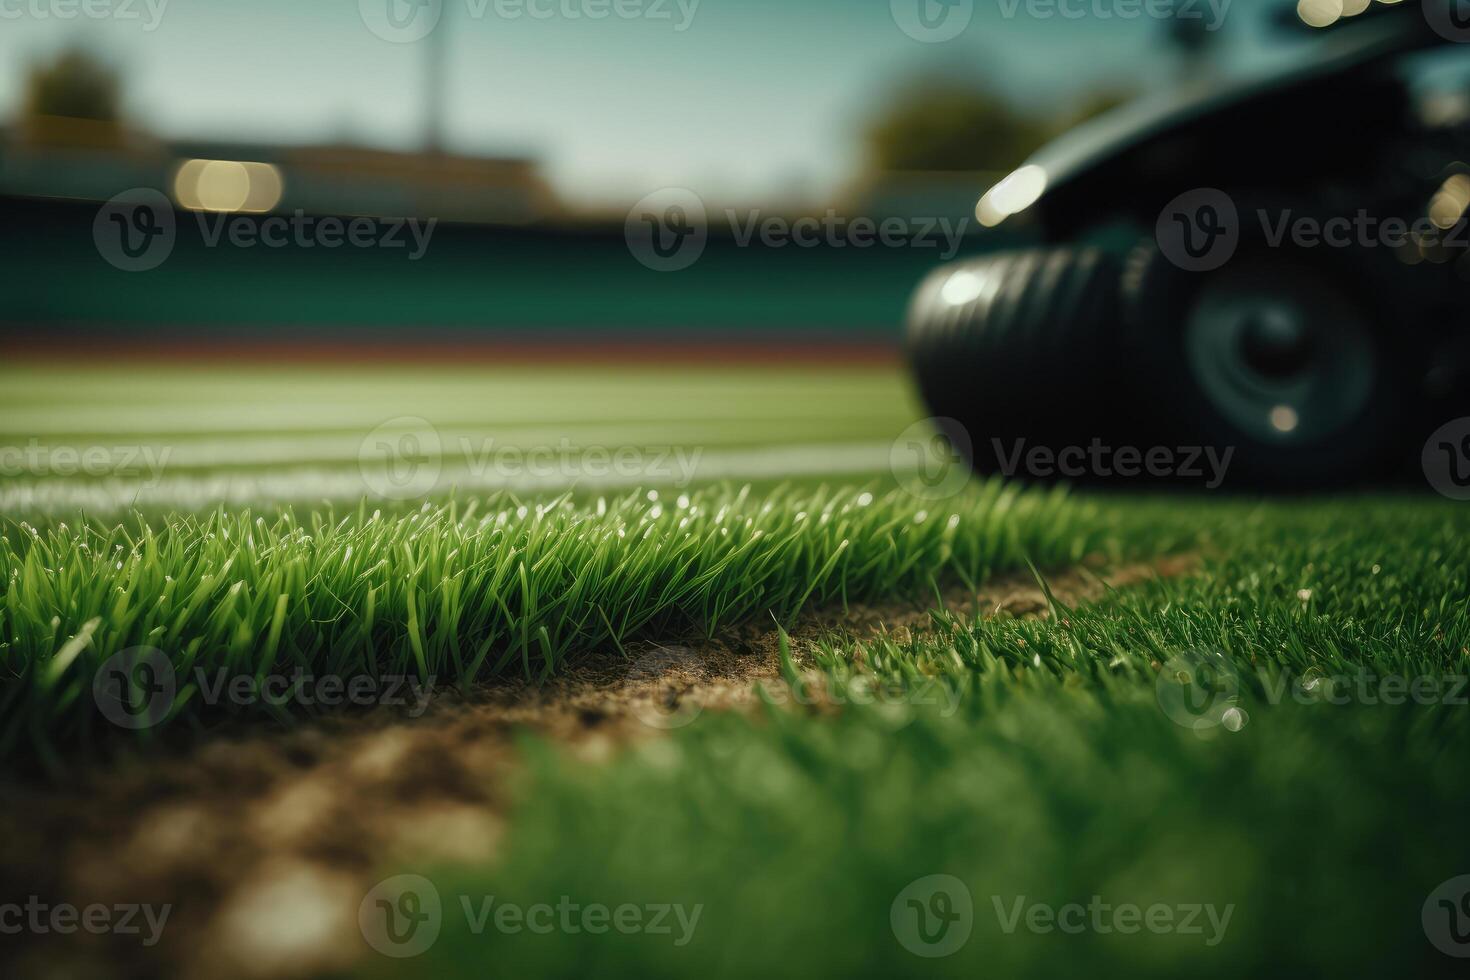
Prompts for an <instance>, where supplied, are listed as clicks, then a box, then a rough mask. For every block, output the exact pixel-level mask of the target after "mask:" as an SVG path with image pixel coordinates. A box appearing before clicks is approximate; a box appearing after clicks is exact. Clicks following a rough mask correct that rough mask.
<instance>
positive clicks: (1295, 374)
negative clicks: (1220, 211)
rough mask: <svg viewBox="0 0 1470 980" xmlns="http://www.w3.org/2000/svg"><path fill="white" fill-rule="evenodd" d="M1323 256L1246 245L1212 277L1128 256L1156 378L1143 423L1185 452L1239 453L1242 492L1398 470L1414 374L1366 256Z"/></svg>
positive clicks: (1149, 250)
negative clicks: (1369, 285)
mask: <svg viewBox="0 0 1470 980" xmlns="http://www.w3.org/2000/svg"><path fill="white" fill-rule="evenodd" d="M1336 251H1337V252H1342V250H1340V249H1339V250H1336ZM1326 252H1327V250H1326V249H1318V250H1315V252H1314V253H1313V254H1308V253H1307V252H1306V251H1305V250H1301V249H1290V248H1286V249H1283V248H1274V249H1268V248H1266V247H1264V246H1263V245H1247V246H1246V247H1243V248H1242V249H1241V250H1240V251H1238V252H1237V253H1236V254H1235V255H1234V256H1233V257H1232V258H1231V259H1230V260H1229V261H1228V262H1227V263H1225V264H1224V265H1222V266H1221V267H1219V268H1217V269H1214V270H1212V271H1209V272H1186V271H1184V270H1182V269H1180V268H1178V267H1176V266H1175V265H1174V264H1172V263H1171V262H1169V260H1168V259H1167V258H1165V257H1164V256H1163V255H1162V254H1161V253H1160V251H1159V249H1158V247H1157V246H1156V245H1155V244H1154V243H1153V242H1149V243H1146V244H1144V245H1142V246H1140V247H1139V248H1138V249H1137V250H1136V251H1135V252H1134V253H1133V255H1132V256H1131V257H1130V261H1129V263H1128V267H1127V269H1126V271H1125V274H1124V277H1123V288H1122V293H1123V309H1124V313H1123V316H1124V321H1125V330H1126V332H1127V333H1128V337H1129V340H1128V343H1129V344H1130V346H1131V347H1132V348H1133V349H1134V350H1136V351H1137V352H1138V356H1139V359H1140V367H1141V369H1142V373H1143V376H1144V377H1146V378H1148V379H1150V380H1149V381H1148V382H1146V383H1145V384H1144V385H1141V386H1140V392H1141V393H1142V394H1143V395H1144V396H1145V397H1146V398H1147V399H1148V402H1147V404H1146V405H1145V406H1144V407H1143V411H1144V412H1145V414H1151V415H1152V416H1153V417H1154V419H1155V420H1156V423H1157V425H1158V426H1159V427H1161V428H1164V429H1166V430H1167V431H1168V432H1169V433H1170V437H1171V438H1173V439H1175V440H1178V441H1179V442H1180V443H1181V444H1184V443H1189V444H1194V445H1200V446H1204V447H1212V448H1213V449H1214V450H1216V452H1217V453H1221V454H1223V453H1224V452H1227V451H1229V452H1231V453H1232V455H1231V461H1230V465H1229V468H1228V474H1229V479H1230V481H1231V482H1232V483H1234V484H1241V483H1248V484H1252V485H1264V486H1272V487H1280V488H1291V487H1304V488H1305V487H1313V486H1324V485H1339V484H1342V483H1345V482H1350V481H1354V480H1359V479H1362V478H1364V477H1367V476H1370V475H1375V474H1378V473H1381V472H1384V471H1386V470H1387V469H1388V468H1389V463H1390V457H1391V455H1392V451H1393V440H1394V438H1395V436H1396V435H1397V434H1398V433H1399V432H1400V431H1401V421H1402V417H1403V414H1402V413H1403V410H1404V408H1405V405H1406V394H1407V390H1408V387H1409V385H1408V380H1407V372H1406V371H1405V369H1404V365H1403V363H1402V362H1403V359H1402V358H1400V357H1398V356H1396V355H1395V353H1394V345H1393V344H1391V343H1389V338H1388V337H1387V335H1386V331H1385V322H1386V321H1385V317H1384V315H1383V313H1382V311H1381V310H1380V309H1379V307H1378V305H1377V304H1376V303H1375V302H1374V300H1373V299H1372V298H1370V296H1369V295H1364V290H1363V289H1362V284H1363V283H1365V282H1368V281H1370V278H1369V275H1368V274H1367V273H1366V272H1365V271H1364V270H1362V269H1361V268H1359V265H1358V260H1359V259H1360V257H1354V256H1350V255H1341V254H1339V255H1328V254H1325V253H1326ZM1317 253H1322V254H1317ZM1400 346H1402V345H1400Z"/></svg>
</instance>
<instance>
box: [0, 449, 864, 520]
mask: <svg viewBox="0 0 1470 980" xmlns="http://www.w3.org/2000/svg"><path fill="white" fill-rule="evenodd" d="M890 448H891V446H890V444H889V443H886V442H884V443H851V444H833V443H820V444H811V445H797V446H781V447H776V448H761V449H743V450H741V449H737V450H721V451H715V452H706V453H704V454H703V455H702V456H701V457H700V458H699V461H698V464H697V465H696V466H695V467H694V468H693V476H692V479H694V480H699V481H707V480H766V479H783V478H786V477H801V476H850V475H858V474H867V475H874V476H876V475H878V474H880V473H884V472H887V470H888V468H889V451H890ZM662 465H663V466H664V467H665V468H672V467H673V466H674V461H673V460H672V459H670V460H667V461H665V462H664V463H663V464H662ZM679 475H682V474H675V476H679ZM674 482H675V481H674V479H671V478H669V477H665V476H662V475H661V474H660V475H650V474H649V473H647V472H640V473H628V474H621V473H609V474H607V475H600V476H597V477H596V478H593V477H585V476H580V477H579V476H578V475H576V474H572V475H565V474H560V473H558V474H553V475H538V474H525V473H521V474H503V473H495V472H485V473H472V472H471V471H470V470H468V469H463V468H453V469H450V468H446V469H445V470H444V472H442V473H440V474H439V476H438V479H437V480H436V481H435V483H434V485H433V487H432V488H431V489H428V490H427V491H426V492H425V493H424V494H422V495H421V496H422V497H424V498H427V497H433V496H442V495H447V494H448V493H450V492H451V491H454V492H456V493H457V494H461V495H463V494H472V493H485V492H490V491H494V490H512V491H516V492H525V493H531V492H558V491H561V490H566V489H570V488H572V487H577V488H579V489H585V490H594V491H595V490H603V489H606V490H619V489H632V488H634V487H640V486H649V487H653V486H669V485H670V484H672V483H674ZM372 496H373V494H372V490H371V488H369V487H368V486H367V484H366V483H365V482H364V479H363V475H362V473H361V472H359V471H358V469H357V468H356V467H354V468H352V469H332V470H322V469H301V470H293V471H288V472H280V471H270V472H264V473H249V472H234V473H213V474H209V475H207V476H192V475H191V476H186V475H175V476H167V477H164V478H163V479H162V480H161V481H159V482H158V483H157V484H156V485H150V484H148V483H147V482H146V481H141V480H136V479H120V478H107V479H102V480H86V479H39V480H33V481H27V482H25V483H11V484H9V485H7V486H5V487H3V488H0V513H4V514H8V515H12V516H17V517H20V516H24V515H25V514H27V513H36V512H40V513H72V512H76V511H78V510H84V511H85V512H87V513H90V514H101V513H111V512H116V511H119V510H131V509H133V508H135V507H136V508H141V509H157V508H163V509H176V510H181V511H198V510H207V509H212V508H214V507H215V506H217V505H227V506H244V505H256V504H272V503H276V502H280V503H292V502H298V503H312V502H317V501H331V502H351V503H355V502H357V501H358V500H360V499H361V498H363V497H369V498H371V497H372ZM415 499H419V498H418V497H416V498H415Z"/></svg>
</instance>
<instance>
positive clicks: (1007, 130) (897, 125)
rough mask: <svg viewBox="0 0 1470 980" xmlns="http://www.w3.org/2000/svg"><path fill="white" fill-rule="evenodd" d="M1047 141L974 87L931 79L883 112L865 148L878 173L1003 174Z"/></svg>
mask: <svg viewBox="0 0 1470 980" xmlns="http://www.w3.org/2000/svg"><path fill="white" fill-rule="evenodd" d="M1048 135H1049V134H1048V129H1047V127H1046V126H1044V125H1043V124H1041V123H1040V122H1039V121H1038V120H1035V119H1033V118H1031V117H1028V116H1026V115H1023V114H1022V113H1020V112H1018V111H1017V110H1015V109H1014V108H1012V107H1011V106H1010V105H1009V104H1008V103H1007V102H1006V101H1005V100H1004V99H1002V98H1000V97H999V96H997V95H995V94H994V93H992V92H990V91H988V90H987V89H986V88H984V87H983V86H981V85H979V84H977V83H973V82H956V81H955V80H954V79H938V78H932V79H924V80H921V81H918V82H915V83H913V84H911V85H909V86H907V87H905V88H904V89H902V90H901V91H900V92H899V94H898V95H897V96H896V97H895V98H894V99H892V100H891V101H890V102H889V103H888V104H887V105H886V106H884V107H883V108H882V109H881V110H880V111H879V113H878V115H877V117H876V118H875V119H874V120H873V122H872V123H870V124H869V126H868V128H867V131H866V142H867V146H868V153H869V157H870V159H871V162H872V164H873V166H874V167H876V168H877V169H878V170H880V171H890V172H892V171H913V170H1007V169H1009V168H1011V167H1014V166H1015V165H1016V164H1017V163H1019V162H1020V161H1021V160H1023V159H1025V158H1026V156H1027V155H1029V154H1030V153H1031V151H1033V150H1035V149H1036V148H1037V147H1038V146H1040V145H1041V144H1042V143H1043V142H1045V140H1046V138H1047V136H1048Z"/></svg>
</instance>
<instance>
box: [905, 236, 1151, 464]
mask: <svg viewBox="0 0 1470 980" xmlns="http://www.w3.org/2000/svg"><path fill="white" fill-rule="evenodd" d="M1119 276H1120V269H1119V265H1118V262H1117V261H1116V260H1115V259H1114V258H1113V257H1111V256H1109V255H1108V254H1106V253H1104V252H1102V251H1099V250H1098V249H1094V248H1069V247H1058V248H1047V249H1035V250H1028V251H1019V252H1005V253H999V254H996V255H988V256H985V257H983V258H979V259H971V260H967V261H963V262H954V263H951V264H949V265H945V266H942V267H940V268H939V269H936V270H935V271H934V272H933V273H931V274H930V275H929V276H928V278H926V279H925V280H924V282H923V283H922V284H921V285H920V286H919V289H918V291H917V293H916V294H915V296H914V299H913V301H912V303H911V305H910V308H909V316H908V343H907V346H908V356H909V360H910V363H911V365H912V368H913V372H914V377H915V380H916V382H917V384H918V388H919V392H920V394H921V396H922V397H923V399H924V401H925V403H926V405H927V406H928V409H929V411H930V413H931V414H932V415H933V416H934V417H935V418H936V419H937V420H940V428H941V429H942V430H944V432H945V434H946V435H947V436H949V438H950V441H951V442H952V443H953V444H954V446H955V448H956V449H958V450H959V451H960V452H961V453H962V454H963V455H965V456H967V457H968V458H969V460H970V462H971V465H972V466H973V467H974V468H975V470H976V471H977V472H979V473H982V474H991V473H1004V474H1005V475H1007V476H1017V477H1020V478H1023V479H1036V480H1043V481H1045V480H1049V479H1056V478H1067V479H1073V480H1076V479H1085V478H1086V477H1087V474H1085V473H1076V472H1072V473H1060V472H1056V471H1051V472H1047V471H1046V470H1037V469H1036V468H1034V467H1028V466H1027V465H1025V462H1024V460H1025V458H1026V456H1025V454H1026V453H1029V452H1031V451H1032V450H1033V449H1036V448H1038V447H1040V448H1044V449H1050V450H1052V451H1053V452H1055V451H1057V450H1060V449H1062V448H1065V447H1073V446H1087V445H1088V444H1089V442H1090V441H1091V440H1093V439H1094V438H1101V439H1103V440H1105V441H1106V440H1107V439H1109V438H1111V436H1112V434H1113V433H1115V432H1117V431H1118V429H1119V426H1120V424H1121V415H1122V413H1121V412H1120V411H1119V408H1120V407H1121V405H1122V403H1123V401H1124V396H1125V394H1126V391H1127V382H1126V379H1124V378H1120V377H1119V376H1118V374H1117V371H1116V366H1117V365H1119V364H1120V363H1122V362H1123V361H1124V360H1125V359H1124V358H1122V357H1120V353H1119V350H1118V343H1119V329H1118V316H1119V313H1118V282H1119ZM1018 449H1019V450H1021V455H1019V456H1018V455H1017V450H1018ZM1018 463H1020V466H1019V468H1018V466H1017V464H1018Z"/></svg>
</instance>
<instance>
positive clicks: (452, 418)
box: [0, 364, 923, 518]
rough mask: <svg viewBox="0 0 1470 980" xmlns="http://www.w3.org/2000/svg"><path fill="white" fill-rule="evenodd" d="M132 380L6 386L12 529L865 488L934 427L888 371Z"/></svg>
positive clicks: (286, 373)
mask: <svg viewBox="0 0 1470 980" xmlns="http://www.w3.org/2000/svg"><path fill="white" fill-rule="evenodd" d="M129 367H130V369H129V370H118V369H116V368H115V367H112V366H106V365H104V366H92V367H88V366H81V367H66V366H41V365H35V364H23V365H12V366H10V367H3V366H0V513H8V514H12V515H16V516H34V515H42V514H56V515H60V516H68V515H72V514H75V513H77V512H78V511H79V510H85V511H86V512H87V513H90V514H94V515H97V516H106V517H108V518H116V517H118V516H122V515H125V514H126V513H127V512H128V511H129V510H131V509H133V508H139V509H142V510H145V511H147V512H149V513H151V514H155V515H167V514H171V513H178V512H191V513H208V512H209V511H211V510H213V509H214V508H216V507H218V506H220V505H221V504H223V505H226V506H228V507H231V508H234V509H242V508H245V507H255V508H266V509H271V508H274V507H276V506H278V505H279V504H281V503H295V504H298V505H302V506H308V507H315V506H320V505H321V504H322V503H323V502H324V501H330V502H331V503H333V504H335V505H336V506H338V507H347V508H352V507H354V506H356V504H357V502H358V501H359V500H360V499H362V498H363V497H365V496H366V497H370V498H373V499H375V500H378V501H379V502H381V503H383V504H384V505H385V506H391V507H393V508H395V509H401V506H402V501H403V500H406V499H408V498H410V497H411V498H413V502H414V503H415V505H416V503H417V501H418V500H421V499H424V498H425V497H427V498H430V499H436V500H442V499H445V498H447V497H449V496H451V495H454V494H455V493H457V494H458V495H459V496H461V497H464V496H469V495H479V494H485V493H492V492H495V491H498V490H512V491H515V492H519V493H521V494H523V495H535V496H538V497H541V498H545V497H549V496H554V495H556V494H558V493H560V492H562V491H564V490H573V491H576V492H578V493H579V494H580V495H583V496H586V495H589V494H591V495H596V494H598V493H623V492H627V491H629V490H632V489H635V488H638V487H642V488H648V487H659V488H661V489H677V490H683V489H689V488H691V487H693V486H696V485H709V484H711V483H716V482H722V481H725V480H730V481H734V482H739V483H745V482H753V483H759V484H763V485H770V484H772V483H776V482H779V481H780V480H783V479H788V478H793V477H803V478H818V479H819V478H822V477H833V478H839V479H841V480H842V481H843V482H849V483H851V482H858V481H867V480H869V479H870V478H871V477H872V476H874V475H875V474H881V473H885V472H886V471H887V470H888V468H889V449H890V446H891V444H892V442H893V440H894V438H895V437H896V436H897V435H898V434H899V433H900V432H901V431H903V430H904V428H905V427H906V426H908V425H909V424H910V423H911V422H913V421H914V420H915V419H916V418H919V417H920V416H921V415H922V414H923V413H922V411H921V410H920V409H919V407H918V405H917V403H916V402H915V401H914V399H913V396H912V394H911V392H910V391H909V388H908V385H907V383H906V382H905V381H904V379H903V377H902V374H901V372H900V371H898V370H897V369H895V368H893V367H881V366H878V367H834V368H829V369H816V368H810V367H802V368H780V367H777V368H752V367H730V368H721V367H689V366H671V367H662V368H660V367H650V368H636V369H635V368H623V369H609V368H567V367H560V368H547V367H537V366H534V365H511V366H478V365H477V366H471V367H465V368H456V367H423V366H412V365H410V366H406V367H399V366H376V365H374V366H361V365H359V366H354V367H352V368H351V369H343V370H337V371H332V370H325V369H322V368H317V367H295V368H267V367H244V368H236V367H231V368H218V367H209V368H202V367H199V366H168V365H147V364H144V365H138V366H136V367H133V366H129ZM405 430H407V431H408V432H409V433H411V434H413V435H414V436H415V439H416V441H415V442H413V443H412V444H409V445H411V449H412V460H411V461H412V462H413V463H414V464H415V465H416V467H417V468H416V469H415V470H414V476H415V479H416V480H420V481H421V482H420V483H414V484H413V485H412V486H410V487H408V488H406V489H405V492H404V493H402V494H399V493H397V492H396V491H397V490H398V489H399V488H397V487H395V486H393V485H391V484H387V483H385V482H384V480H383V479H382V476H383V464H384V462H385V459H384V452H385V448H384V447H385V445H386V446H387V447H388V451H389V452H390V453H394V454H396V453H397V450H398V448H399V446H400V440H401V437H402V434H403V432H404V431H405ZM547 450H554V451H555V454H556V455H555V456H554V457H551V456H548V455H546V451H547ZM613 453H625V454H627V459H628V461H629V462H628V465H626V466H618V467H614V466H612V465H610V461H606V459H605V457H607V456H610V455H611V454H613ZM676 453H682V454H683V455H682V456H679V455H676ZM405 455H407V453H405ZM84 458H85V459H88V460H89V462H88V464H87V465H86V466H82V465H80V461H81V460H82V459H84ZM564 459H565V462H564V461H563V460H564ZM395 461H400V462H408V461H409V460H396V456H395ZM681 464H683V465H681ZM408 491H411V492H408Z"/></svg>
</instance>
